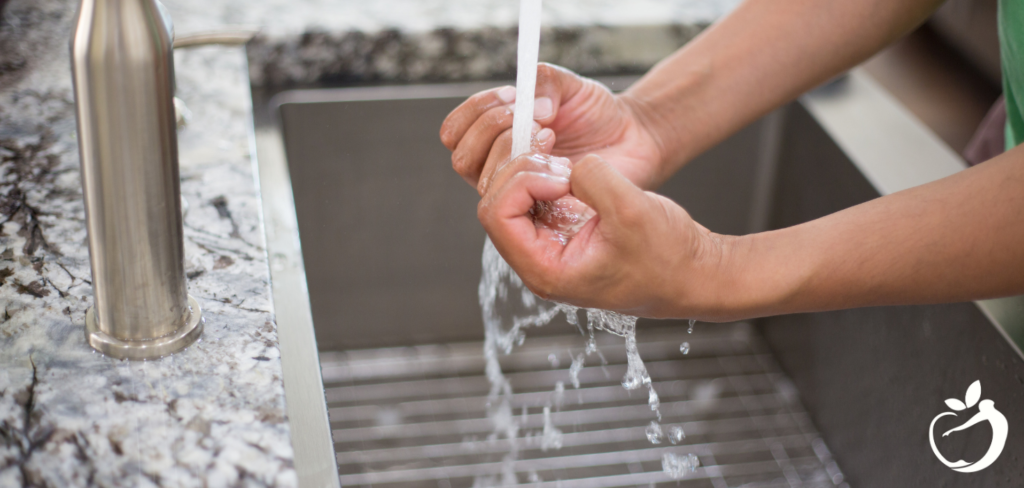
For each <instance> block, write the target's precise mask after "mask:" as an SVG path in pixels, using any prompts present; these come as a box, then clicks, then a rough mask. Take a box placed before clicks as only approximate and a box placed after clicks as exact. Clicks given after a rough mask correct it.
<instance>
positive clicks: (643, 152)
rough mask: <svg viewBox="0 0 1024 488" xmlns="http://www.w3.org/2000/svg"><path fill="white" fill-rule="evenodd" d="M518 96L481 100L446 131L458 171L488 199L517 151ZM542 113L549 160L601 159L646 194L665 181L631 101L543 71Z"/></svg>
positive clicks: (509, 91) (448, 122)
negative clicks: (495, 176)
mask: <svg viewBox="0 0 1024 488" xmlns="http://www.w3.org/2000/svg"><path fill="white" fill-rule="evenodd" d="M515 96H516V91H515V88H514V87H511V86H505V87H501V88H495V89H492V90H487V91H483V92H480V93H477V94H476V95H473V96H472V97H470V98H469V99H468V100H466V101H465V102H464V103H463V104H462V105H460V106H459V107H458V108H456V109H455V110H454V111H452V113H451V114H449V115H448V117H447V118H446V119H445V121H444V123H443V124H442V125H441V142H443V143H444V145H445V146H446V147H447V148H448V149H449V150H451V151H452V166H453V167H454V168H455V171H456V172H458V173H459V175H461V176H462V177H463V178H465V179H466V181H467V182H469V184H470V185H472V186H474V187H476V188H477V191H479V192H480V194H481V195H483V194H484V193H486V185H487V181H488V180H489V179H490V177H491V174H492V173H493V172H494V170H495V169H497V167H499V166H501V165H503V164H504V163H505V162H507V161H508V157H509V152H508V150H507V149H505V148H507V147H511V143H510V142H509V141H511V138H512V134H511V127H512V114H513V106H514V104H515ZM534 107H535V108H534V120H535V121H536V122H537V124H536V125H535V127H534V133H535V135H534V147H535V149H536V148H537V146H541V149H540V150H541V152H545V153H548V152H550V153H551V154H553V155H556V156H561V157H566V158H569V159H570V160H571V161H579V160H580V159H582V158H583V157H584V156H586V155H587V154H596V155H599V156H601V157H603V158H604V159H606V160H607V161H611V162H612V164H613V165H614V166H615V167H616V169H618V171H619V172H620V173H621V174H623V175H624V176H625V177H626V178H627V179H629V180H630V181H632V182H633V183H634V184H636V185H639V186H640V187H642V188H653V187H654V186H655V185H656V184H657V183H658V182H659V181H660V179H661V177H662V176H661V171H662V168H661V161H662V154H661V152H662V151H661V150H660V147H659V144H658V142H657V141H656V139H655V137H654V135H653V132H651V131H650V130H648V128H647V127H646V126H645V123H644V121H643V117H641V116H640V112H641V111H640V109H639V108H638V105H637V104H636V103H634V102H633V101H632V99H630V98H629V97H624V96H621V95H614V94H612V92H611V91H609V90H608V88H606V87H605V86H604V85H601V84H600V83H598V82H596V81H594V80H590V79H587V78H582V77H580V76H579V75H577V74H575V73H572V72H571V71H568V70H566V69H564V68H560V67H557V66H553V65H550V64H543V63H541V64H540V65H539V66H538V68H537V89H536V101H535V104H534ZM555 134H558V138H557V141H556V140H555ZM503 139H508V140H509V141H503Z"/></svg>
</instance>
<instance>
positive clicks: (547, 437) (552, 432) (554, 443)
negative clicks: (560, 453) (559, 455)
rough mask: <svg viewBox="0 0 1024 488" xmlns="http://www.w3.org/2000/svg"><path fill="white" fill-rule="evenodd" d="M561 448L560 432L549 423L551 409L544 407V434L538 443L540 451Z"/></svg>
mask: <svg viewBox="0 0 1024 488" xmlns="http://www.w3.org/2000/svg"><path fill="white" fill-rule="evenodd" d="M561 448H562V431H561V430H558V428H557V427H555V424H553V423H551V407H550V406H545V407H544V433H543V434H542V437H541V441H540V450H541V451H545V452H547V451H548V450H550V449H555V450H558V449H561Z"/></svg>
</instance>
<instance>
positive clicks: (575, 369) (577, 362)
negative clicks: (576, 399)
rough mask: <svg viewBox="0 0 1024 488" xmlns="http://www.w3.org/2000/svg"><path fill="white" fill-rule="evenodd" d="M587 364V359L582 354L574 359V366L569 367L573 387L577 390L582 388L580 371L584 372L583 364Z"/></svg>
mask: <svg viewBox="0 0 1024 488" xmlns="http://www.w3.org/2000/svg"><path fill="white" fill-rule="evenodd" d="M585 362H586V359H585V358H584V357H583V354H582V353H580V354H578V355H577V356H576V357H575V358H573V360H572V364H570V365H569V378H570V379H571V380H572V387H573V388H576V389H577V390H578V389H579V388H580V371H582V370H583V364H584V363H585Z"/></svg>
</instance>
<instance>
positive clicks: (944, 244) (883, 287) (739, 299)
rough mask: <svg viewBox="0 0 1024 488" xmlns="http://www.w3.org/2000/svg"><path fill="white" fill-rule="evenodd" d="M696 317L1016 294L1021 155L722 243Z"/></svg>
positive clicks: (1021, 238) (1023, 173) (1022, 282)
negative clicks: (714, 276)
mask: <svg viewBox="0 0 1024 488" xmlns="http://www.w3.org/2000/svg"><path fill="white" fill-rule="evenodd" d="M724 242H725V244H724V246H725V249H726V252H725V256H726V257H725V258H724V259H723V262H722V268H721V272H720V273H719V274H718V276H719V279H718V280H716V281H715V284H714V286H712V287H708V288H710V289H712V291H710V293H709V294H708V295H707V296H705V299H706V301H705V302H704V304H703V306H701V307H698V308H700V309H702V310H703V313H704V314H705V315H706V316H707V317H708V318H714V319H735V318H742V317H753V316H763V315H776V314H782V313H795V312H811V311H822V310H834V309H842V308H851V307H862V306H875V305H899V304H919V303H941V302H957V301H966V300H975V299H983V298H994V297H1000V296H1008V295H1014V294H1020V293H1024V148H1018V149H1015V150H1012V151H1010V152H1008V153H1006V154H1004V155H1002V156H1000V157H997V158H995V159H993V160H991V161H989V162H987V163H985V164H982V165H979V166H976V167H974V168H971V169H969V170H965V171H962V172H960V173H957V174H955V175H953V176H950V177H948V178H944V179H942V180H939V181H936V182H933V183H930V184H928V185H923V186H920V187H916V188H911V189H908V190H905V191H902V192H899V193H895V194H892V195H889V196H886V197H882V198H878V199H875V200H872V201H870V202H867V203H864V204H861V205H858V206H855V207H852V208H849V209H846V210H844V211H841V212H838V213H835V214H832V215H829V216H827V217H823V218H821V219H818V220H814V221H811V222H808V223H805V224H801V225H798V226H794V227H790V228H787V229H782V230H778V231H772V232H765V233H761V234H753V235H750V236H744V237H737V238H726V240H725V241H724Z"/></svg>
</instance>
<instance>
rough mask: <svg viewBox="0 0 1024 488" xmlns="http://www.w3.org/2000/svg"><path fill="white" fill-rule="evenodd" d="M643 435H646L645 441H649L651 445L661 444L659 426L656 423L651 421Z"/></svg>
mask: <svg viewBox="0 0 1024 488" xmlns="http://www.w3.org/2000/svg"><path fill="white" fill-rule="evenodd" d="M644 433H645V434H647V440H649V441H651V444H661V436H662V432H661V424H659V423H658V422H656V421H654V420H652V421H651V424H650V425H648V426H647V430H645V431H644Z"/></svg>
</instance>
